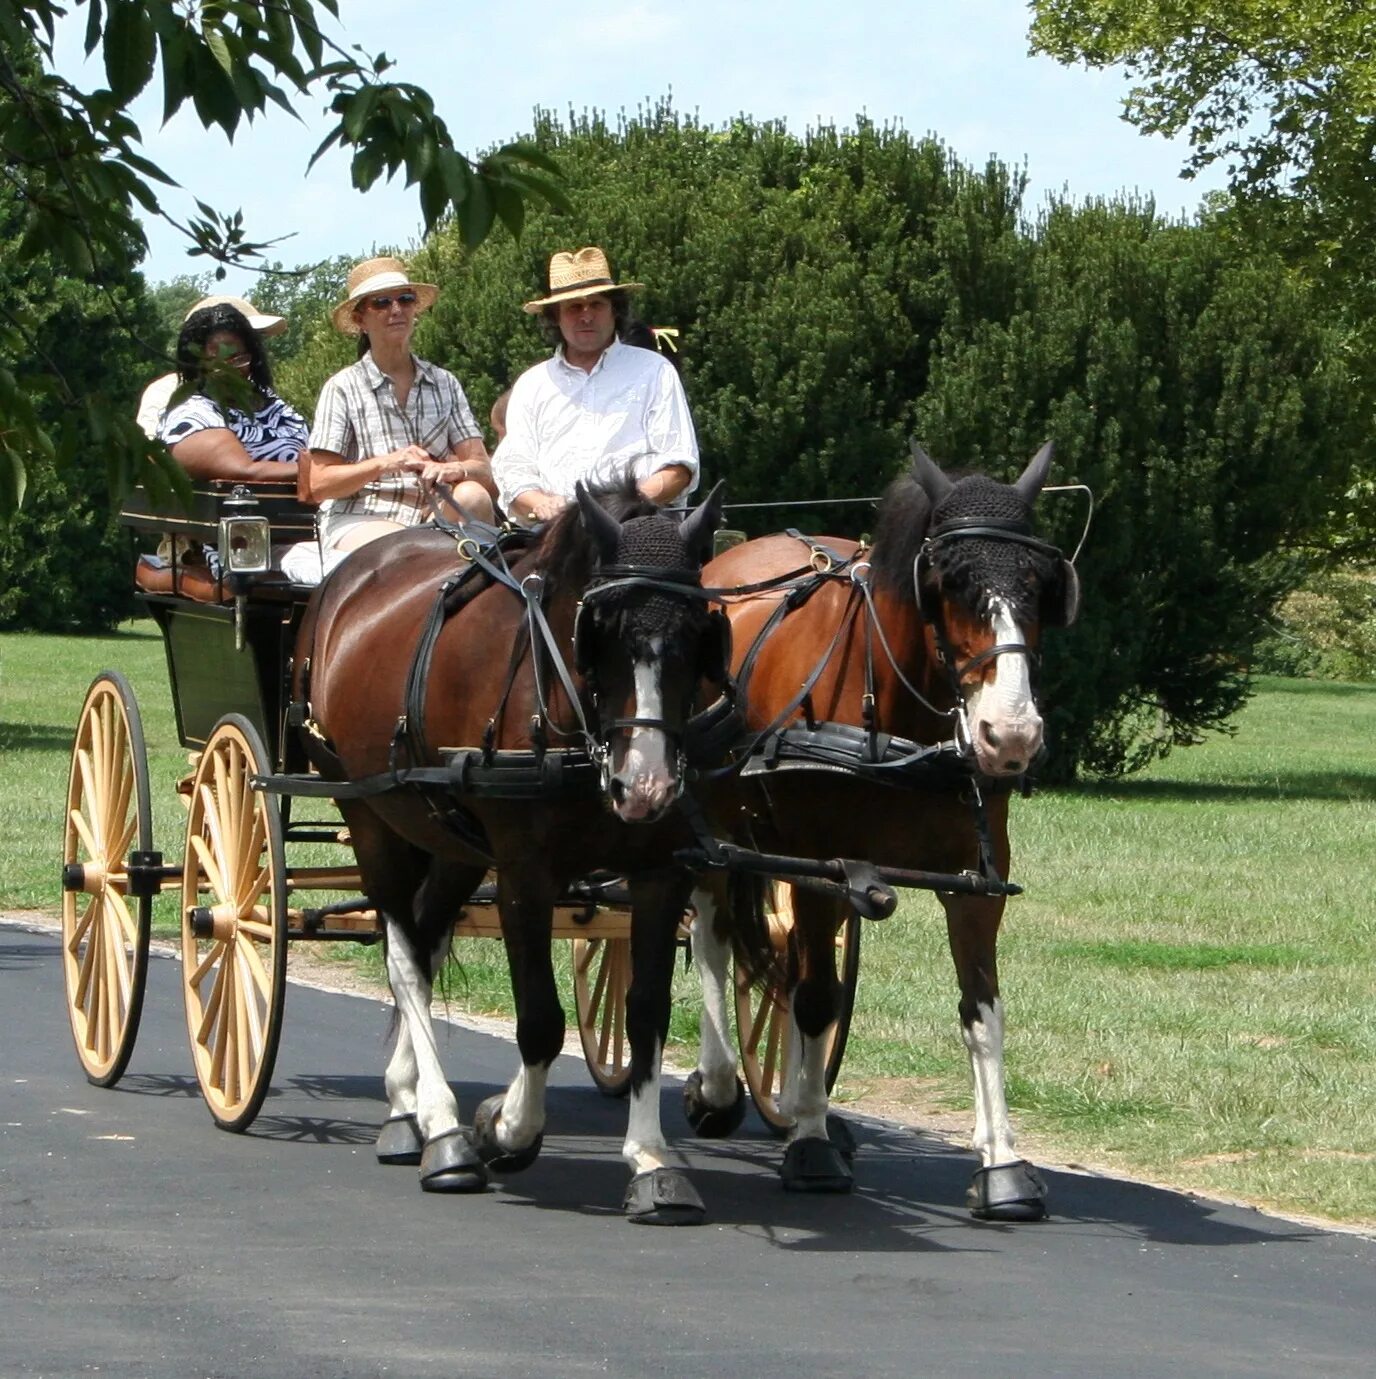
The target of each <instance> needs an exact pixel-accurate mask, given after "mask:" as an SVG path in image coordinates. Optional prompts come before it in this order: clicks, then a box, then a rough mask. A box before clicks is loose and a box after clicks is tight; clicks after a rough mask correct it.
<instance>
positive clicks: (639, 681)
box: [294, 485, 727, 1224]
mask: <svg viewBox="0 0 1376 1379" xmlns="http://www.w3.org/2000/svg"><path fill="white" fill-rule="evenodd" d="M604 503H605V504H606V506H605V507H604V505H603V504H604ZM720 513H721V498H720V485H718V488H717V489H716V490H714V491H713V493H712V494H711V495H710V496H709V498H708V499H707V501H706V502H705V503H703V504H702V506H700V507H699V508H697V509H696V510H694V511H693V512H692V513H690V514H689V515H688V516H687V517H686V518H685V519H684V520H682V521H681V522H680V521H679V520H678V519H677V518H676V517H673V516H670V515H668V514H666V513H664V512H661V511H660V510H659V509H657V508H656V507H655V506H654V505H653V504H651V503H649V502H647V501H646V500H644V499H643V498H641V497H640V496H639V495H638V494H637V493H636V492H635V489H634V486H633V485H628V486H627V487H626V488H625V489H624V490H621V491H618V492H617V493H614V494H611V495H603V496H601V500H600V501H599V498H597V497H594V496H593V495H592V494H590V493H588V492H587V490H585V489H583V488H582V487H581V486H580V487H579V489H578V501H577V502H576V503H573V504H570V506H569V507H568V508H567V509H565V510H564V512H562V513H561V514H560V515H559V516H558V517H557V518H555V519H554V520H553V521H552V522H551V523H550V525H549V527H548V528H547V530H546V531H545V533H544V535H543V537H542V538H541V539H540V540H539V542H538V544H537V545H535V546H534V547H533V549H530V550H527V551H526V552H525V553H524V554H522V555H520V556H519V557H516V558H514V559H513V560H512V561H511V563H510V566H509V568H507V567H505V566H503V565H501V564H500V563H494V561H495V562H500V561H501V560H502V559H503V557H500V556H493V555H492V554H491V548H488V553H487V554H484V553H483V552H482V550H480V548H479V547H478V546H477V544H476V542H474V541H473V540H471V539H461V540H460V541H459V553H460V555H467V556H468V557H470V558H472V559H475V560H476V561H477V562H478V563H479V565H480V566H481V567H482V571H483V574H484V575H486V579H484V578H479V577H478V576H477V575H476V574H475V575H474V576H472V577H471V578H470V579H469V580H467V581H461V580H459V579H457V578H456V577H455V571H456V569H457V568H459V567H461V565H462V561H461V560H460V559H459V558H457V557H456V553H455V542H454V540H453V539H451V537H450V536H447V535H445V534H443V533H441V532H437V531H434V530H420V529H413V530H410V531H406V532H399V533H397V534H395V535H391V536H387V537H384V538H382V539H381V540H378V541H375V542H372V543H370V544H369V545H367V546H365V547H364V548H362V549H361V550H359V551H356V552H354V553H353V554H351V555H350V557H349V559H348V560H347V561H345V562H344V563H343V564H342V565H341V566H340V567H339V569H338V570H337V571H336V572H335V573H334V574H333V576H332V577H331V578H330V579H329V580H328V581H327V582H326V583H325V584H324V585H322V586H321V588H320V590H319V591H318V592H317V594H316V596H315V599H314V600H313V602H312V605H311V607H310V608H309V609H308V612H307V616H306V618H305V620H304V621H303V626H302V629H301V633H300V636H299V640H298V644H297V654H296V657H295V662H294V665H295V672H294V674H295V683H294V691H295V693H294V699H295V700H296V702H297V703H299V704H307V710H306V712H307V713H308V715H309V718H308V722H307V724H306V726H305V730H304V732H305V735H304V741H305V742H306V744H307V750H308V752H309V754H310V755H311V757H312V759H313V760H314V761H315V763H316V765H317V766H318V768H319V769H320V771H321V773H322V775H325V776H326V777H327V778H328V779H329V780H330V781H332V782H342V783H343V784H341V785H340V786H339V788H338V792H337V794H336V798H337V800H338V803H339V807H340V809H341V811H342V813H343V816H344V819H345V822H346V824H347V826H348V829H349V832H350V834H351V837H352V842H353V847H354V851H355V853H356V855H357V859H358V865H359V868H360V871H361V873H362V879H363V886H364V889H365V892H366V894H367V895H368V897H369V899H370V900H371V902H372V904H373V905H374V906H375V907H376V909H377V910H378V912H379V914H380V917H381V921H382V929H383V938H384V943H385V951H386V965H387V976H388V980H389V982H390V985H391V989H392V994H393V996H394V998H395V1001H396V1008H397V1013H398V1033H397V1041H396V1046H395V1051H394V1052H393V1054H392V1057H391V1059H390V1061H389V1063H388V1065H387V1070H386V1076H385V1085H386V1090H387V1098H388V1104H389V1112H388V1119H387V1122H386V1124H385V1125H384V1126H383V1127H382V1130H381V1132H380V1134H379V1136H378V1142H377V1155H378V1158H379V1160H380V1161H382V1162H383V1163H388V1164H418V1165H419V1172H420V1185H421V1187H422V1189H424V1190H426V1191H430V1192H476V1191H481V1190H482V1189H483V1188H484V1187H485V1186H486V1185H487V1183H488V1181H489V1175H490V1173H498V1174H505V1173H511V1172H515V1171H518V1170H519V1169H521V1168H524V1167H527V1166H528V1165H529V1164H531V1163H532V1162H534V1160H535V1157H536V1155H537V1154H538V1153H539V1150H540V1146H541V1141H542V1139H543V1130H544V1123H545V1085H546V1080H547V1076H548V1072H549V1067H550V1064H551V1063H552V1062H553V1060H554V1058H555V1057H556V1055H558V1054H559V1053H560V1052H561V1050H562V1048H563V1043H564V1028H565V1024H564V1011H563V1009H562V1008H561V1006H560V1003H559V997H558V993H557V990H556V986H555V978H554V970H553V964H552V961H551V952H550V943H551V939H550V933H551V923H552V912H553V907H554V905H555V902H556V900H558V899H559V898H560V897H561V896H563V895H564V894H565V892H566V890H567V888H568V887H569V885H570V883H571V882H574V881H575V880H577V879H579V878H583V877H586V876H587V875H588V874H589V873H591V872H593V871H596V870H602V869H605V870H606V871H608V872H611V873H614V874H615V875H618V876H624V877H626V879H627V883H628V887H629V891H630V896H631V905H632V911H633V915H632V936H631V943H632V953H633V958H634V962H633V968H634V971H633V976H632V983H631V987H630V991H629V995H628V997H627V1002H626V1029H627V1035H628V1038H629V1043H630V1049H631V1076H630V1115H629V1125H628V1130H627V1135H626V1140H625V1143H624V1146H623V1150H622V1152H623V1155H624V1157H625V1159H626V1161H627V1163H628V1164H629V1165H630V1168H631V1173H632V1178H631V1185H630V1188H629V1189H628V1191H627V1194H626V1198H625V1201H624V1203H623V1208H624V1210H625V1212H626V1214H627V1215H628V1216H629V1217H630V1218H631V1219H632V1220H634V1221H639V1222H646V1223H651V1224H680V1223H693V1222H696V1221H699V1220H701V1219H702V1217H703V1206H702V1202H701V1199H700V1198H699V1197H698V1195H697V1193H696V1191H695V1189H694V1188H693V1186H692V1184H691V1182H690V1181H689V1180H688V1178H687V1176H686V1174H684V1173H683V1172H682V1171H681V1169H680V1168H679V1167H677V1166H676V1165H675V1163H674V1161H673V1156H672V1155H671V1153H670V1151H669V1148H668V1145H667V1143H666V1141H665V1138H664V1135H663V1131H662V1128H661V1126H660V1116H659V1100H660V1098H659V1076H660V1059H661V1053H662V1049H663V1045H664V1040H665V1037H666V1035H667V1032H668V1025H669V1012H670V984H671V980H672V974H673V960H674V952H675V944H676V936H677V931H678V925H679V922H680V920H681V918H682V916H683V913H684V911H685V908H686V905H687V900H688V896H689V894H690V891H691V886H692V880H691V876H690V874H689V873H688V872H686V871H684V870H683V869H682V868H680V867H677V866H675V865H674V864H673V860H672V858H673V852H674V850H675V848H676V847H678V846H681V845H682V844H683V842H684V841H685V832H684V829H685V826H684V825H683V823H682V822H681V820H680V819H679V818H678V817H677V814H676V811H675V810H674V809H673V805H674V802H675V800H676V797H677V795H678V793H679V791H680V789H681V784H682V778H683V773H684V770H685V763H684V752H683V744H684V730H685V726H686V724H687V722H688V720H689V718H690V715H691V713H692V711H693V708H694V705H695V703H696V702H697V701H698V700H699V698H700V697H701V694H702V692H703V690H704V687H705V686H706V685H707V684H708V683H709V682H716V683H720V682H721V681H722V680H724V678H725V669H726V667H725V658H726V654H727V653H726V650H725V641H724V634H725V633H726V630H727V629H726V624H725V618H724V615H723V614H721V613H720V612H719V611H711V610H710V609H709V606H708V603H707V601H706V600H705V599H704V598H703V597H702V591H701V588H700V582H699V573H700V570H701V566H702V563H703V561H704V560H705V559H706V558H707V557H708V556H709V555H710V553H711V542H712V534H713V532H714V530H715V528H716V526H717V524H718V522H719V520H720ZM459 534H460V536H462V531H460V533H459ZM446 581H449V582H448V583H446ZM446 600H447V601H449V603H450V604H451V606H452V605H453V604H454V603H455V602H457V603H458V604H459V605H460V606H458V607H457V609H456V611H452V615H450V616H448V617H444V616H442V614H441V611H440V610H441V608H442V605H443V604H444V603H445V601H446ZM532 648H533V651H532ZM563 741H571V742H572V743H573V745H574V746H575V747H578V748H583V749H585V756H584V757H583V758H579V759H575V758H574V757H569V756H568V755H567V754H565V753H562V752H561V751H560V744H561V742H563ZM455 749H467V750H463V751H456V750H455ZM398 782H399V784H398ZM491 866H495V867H496V869H497V904H498V908H499V911H500V917H501V927H502V937H503V940H504V943H505V947H506V953H507V959H508V964H509V967H510V972H511V980H512V989H513V993H514V996H515V1003H516V1042H517V1044H518V1046H519V1050H520V1059H521V1062H520V1068H519V1071H518V1073H517V1075H516V1077H515V1079H514V1081H513V1082H512V1083H511V1085H510V1086H509V1087H508V1089H507V1090H506V1092H505V1093H503V1094H501V1095H499V1096H496V1097H493V1098H490V1099H489V1100H488V1101H487V1102H485V1103H483V1105H482V1106H480V1107H479V1108H478V1111H477V1114H476V1115H475V1118H474V1125H473V1128H471V1129H470V1128H468V1127H465V1126H462V1125H461V1124H460V1121H459V1112H458V1104H457V1101H456V1099H455V1097H454V1095H453V1093H452V1091H451V1089H450V1087H449V1085H448V1083H447V1082H446V1080H445V1077H444V1073H443V1070H442V1068H441V1066H440V1061H439V1056H438V1052H437V1049H436V1044H435V1037H434V1032H433V1030H432V1028H431V1022H430V1002H431V998H432V993H433V982H434V979H435V976H436V975H437V973H438V971H439V968H440V967H441V965H442V964H443V962H444V960H445V957H446V955H447V954H448V952H449V947H450V939H451V936H452V931H453V926H454V922H455V919H456V918H457V917H458V914H459V911H460V907H461V906H462V905H463V904H464V902H465V901H467V900H468V899H469V897H470V896H471V894H472V893H473V891H474V889H475V888H476V887H477V886H478V884H479V883H480V882H481V881H482V879H483V877H484V875H485V874H486V873H487V871H488V869H489V867H491Z"/></svg>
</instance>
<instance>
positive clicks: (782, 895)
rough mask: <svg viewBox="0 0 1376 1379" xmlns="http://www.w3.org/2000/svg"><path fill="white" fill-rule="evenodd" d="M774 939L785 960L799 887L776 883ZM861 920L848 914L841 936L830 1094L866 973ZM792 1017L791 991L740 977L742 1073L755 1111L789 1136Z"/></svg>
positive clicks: (829, 1061)
mask: <svg viewBox="0 0 1376 1379" xmlns="http://www.w3.org/2000/svg"><path fill="white" fill-rule="evenodd" d="M772 906H773V908H772V912H771V913H770V916H769V927H770V933H771V937H772V939H773V942H774V945H775V947H776V948H777V949H778V952H779V954H780V955H781V956H782V955H784V954H785V953H786V952H787V950H788V945H789V942H790V940H791V935H792V932H793V887H792V886H789V885H786V884H785V883H783V882H776V883H775V884H774V887H773V900H772ZM860 924H861V921H860V919H859V918H858V917H857V916H856V915H854V914H848V915H847V916H846V919H845V922H844V923H843V924H842V925H841V929H840V931H839V932H838V933H837V935H836V947H837V955H836V956H837V975H838V977H839V978H840V981H841V1009H840V1012H839V1014H838V1015H837V1019H836V1023H835V1025H833V1026H832V1030H831V1042H830V1043H829V1045H828V1046H827V1061H826V1083H827V1091H828V1092H830V1091H831V1089H832V1088H833V1087H834V1086H835V1085H836V1075H837V1073H838V1072H839V1071H840V1069H841V1059H842V1057H843V1056H844V1054H845V1051H846V1036H847V1034H848V1033H849V1031H850V1017H851V1014H852V1012H853V1010H854V1008H855V983H856V979H857V977H858V976H859V973H860ZM790 1022H791V1011H790V1008H789V998H788V993H787V992H786V991H780V990H778V989H777V988H774V989H771V990H768V991H761V990H759V989H758V988H757V987H752V986H750V984H749V983H748V982H747V981H746V980H745V977H744V975H743V974H742V973H740V972H737V974H736V1036H737V1039H738V1041H739V1044H740V1051H741V1068H742V1071H743V1072H744V1074H745V1084H746V1086H747V1087H749V1088H750V1096H751V1098H752V1099H753V1101H754V1103H755V1109H756V1110H757V1111H758V1112H759V1113H760V1117H761V1119H762V1120H763V1121H764V1123H765V1124H766V1125H767V1126H768V1127H769V1128H770V1129H771V1130H772V1131H773V1132H774V1133H775V1134H776V1135H786V1134H787V1133H788V1132H789V1131H790V1130H791V1129H792V1128H793V1117H792V1116H790V1115H787V1114H785V1113H784V1112H783V1111H782V1110H780V1109H779V1097H780V1095H781V1094H782V1092H783V1089H784V1084H785V1081H786V1079H787V1077H788V1060H789V1054H790V1045H789V1033H790V1030H789V1025H790Z"/></svg>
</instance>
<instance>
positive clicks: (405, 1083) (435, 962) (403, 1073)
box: [383, 929, 451, 1119]
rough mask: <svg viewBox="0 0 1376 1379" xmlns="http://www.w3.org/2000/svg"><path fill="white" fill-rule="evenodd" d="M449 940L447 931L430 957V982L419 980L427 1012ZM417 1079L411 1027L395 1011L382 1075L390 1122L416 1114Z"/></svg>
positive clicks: (449, 935)
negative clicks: (389, 1051) (393, 1038)
mask: <svg viewBox="0 0 1376 1379" xmlns="http://www.w3.org/2000/svg"><path fill="white" fill-rule="evenodd" d="M450 938H451V931H450V930H448V929H446V930H445V931H444V933H443V935H442V936H441V938H440V940H439V941H438V942H437V944H436V947H435V951H434V952H433V953H432V954H431V955H430V976H429V980H428V981H427V980H422V981H421V983H420V995H421V999H422V1000H423V1001H424V1003H425V1007H426V1010H427V1011H428V1010H429V1008H430V1002H431V1000H432V998H433V995H434V989H435V977H436V976H438V974H439V970H440V968H442V967H443V966H444V960H445V957H446V955H447V954H448V951H449V941H450ZM419 1077H420V1069H419V1066H418V1064H417V1062H416V1051H415V1046H414V1045H413V1044H412V1042H411V1026H410V1023H409V1022H408V1021H407V1020H405V1019H403V1018H401V1017H400V1010H398V1019H397V1037H396V1045H395V1047H394V1048H393V1049H392V1056H391V1058H390V1059H388V1061H387V1071H386V1072H385V1073H384V1074H383V1085H384V1086H385V1087H386V1089H387V1105H388V1108H389V1114H390V1116H391V1118H392V1119H396V1118H398V1117H401V1116H414V1115H415V1114H416V1084H417V1081H418V1079H419Z"/></svg>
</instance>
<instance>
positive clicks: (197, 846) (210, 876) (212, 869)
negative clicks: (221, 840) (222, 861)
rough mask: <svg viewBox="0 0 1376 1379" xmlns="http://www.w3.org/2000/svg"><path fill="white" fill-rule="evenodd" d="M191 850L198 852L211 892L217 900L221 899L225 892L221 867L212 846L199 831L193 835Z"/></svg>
mask: <svg viewBox="0 0 1376 1379" xmlns="http://www.w3.org/2000/svg"><path fill="white" fill-rule="evenodd" d="M191 850H192V852H194V853H195V854H196V860H197V861H198V862H199V863H200V864H201V869H202V870H203V871H204V872H205V879H206V883H207V884H208V885H209V887H210V890H211V894H212V895H214V897H215V899H216V900H219V899H220V898H221V897H222V896H223V895H224V893H225V887H224V882H223V881H222V880H221V879H220V868H219V865H218V864H217V863H216V861H215V859H214V857H212V856H211V855H210V847H209V846H208V844H207V843H206V841H205V839H204V838H203V837H201V835H200V834H199V833H193V834H192V835H191Z"/></svg>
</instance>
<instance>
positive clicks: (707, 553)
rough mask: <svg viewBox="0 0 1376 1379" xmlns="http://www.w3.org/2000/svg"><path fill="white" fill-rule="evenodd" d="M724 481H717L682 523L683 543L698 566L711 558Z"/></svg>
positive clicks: (723, 493) (719, 522)
mask: <svg viewBox="0 0 1376 1379" xmlns="http://www.w3.org/2000/svg"><path fill="white" fill-rule="evenodd" d="M725 490H726V480H725V479H718V480H717V483H716V486H715V487H714V488H713V489H712V491H711V493H709V494H708V495H707V497H706V498H704V499H703V501H702V502H701V503H699V504H698V505H697V507H695V508H694V509H693V511H692V512H690V513H689V514H688V516H687V517H686V518H684V521H683V527H682V529H681V530H682V532H683V543H684V545H685V546H687V547H688V550H689V551H690V552H691V553H692V555H693V558H694V559H695V560H696V561H697V563H698V564H699V565H705V564H706V563H707V562H708V561H709V560H710V559H711V558H712V536H713V534H714V533H715V532H716V530H717V528H718V527H719V526H721V506H722V498H723V497H724V496H725Z"/></svg>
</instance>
